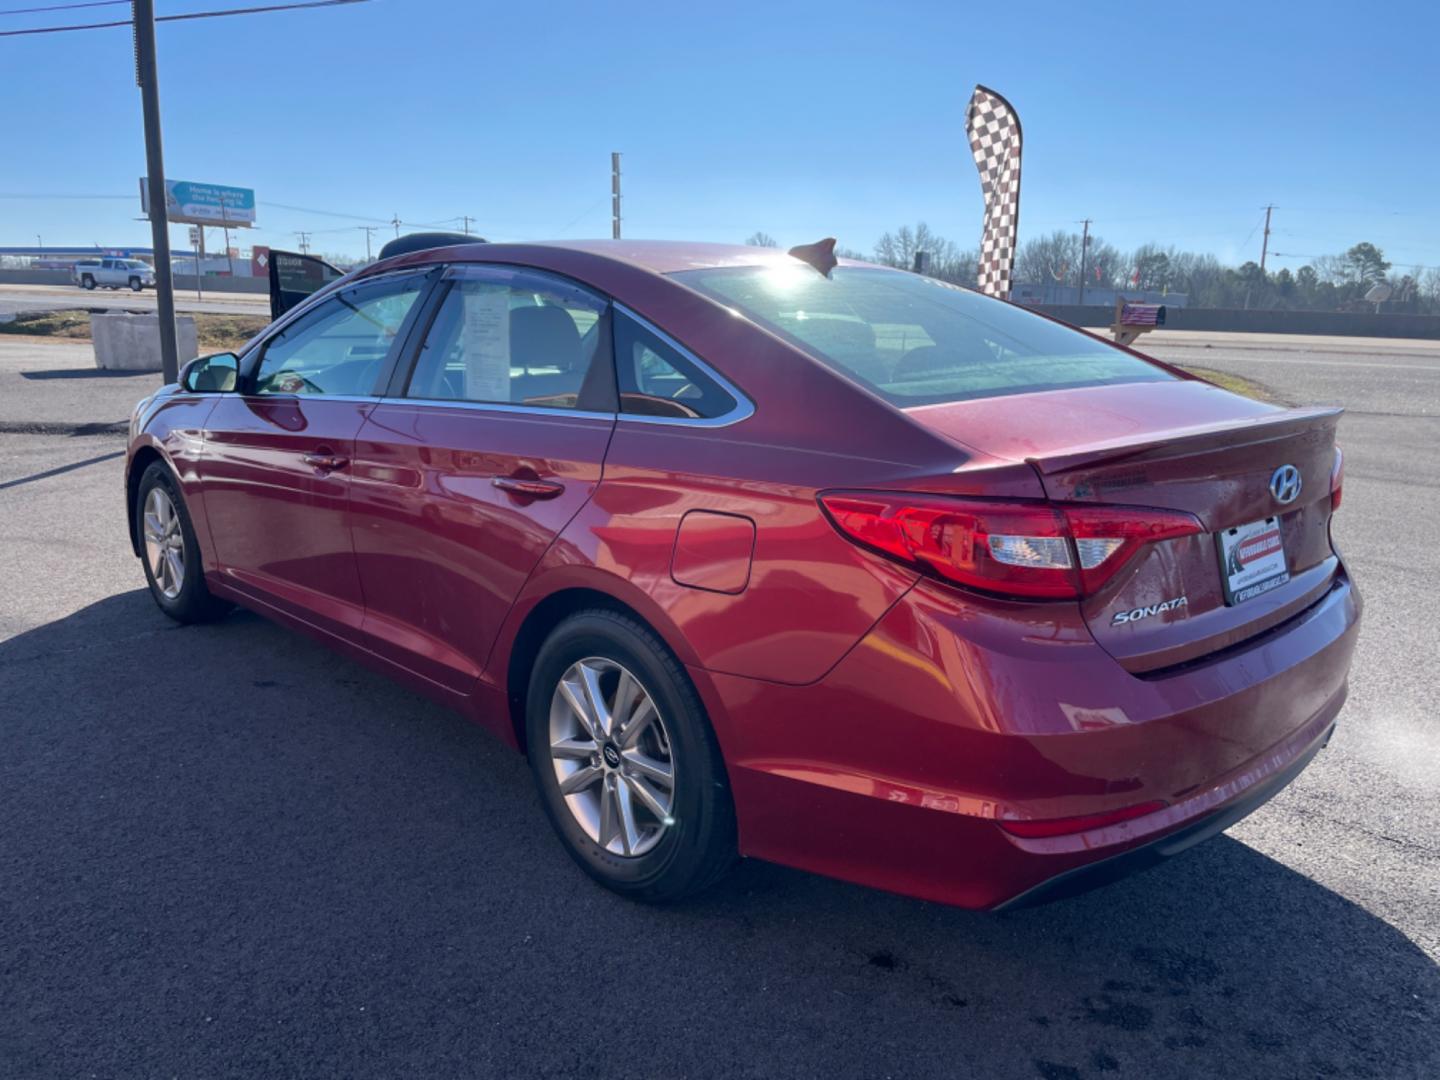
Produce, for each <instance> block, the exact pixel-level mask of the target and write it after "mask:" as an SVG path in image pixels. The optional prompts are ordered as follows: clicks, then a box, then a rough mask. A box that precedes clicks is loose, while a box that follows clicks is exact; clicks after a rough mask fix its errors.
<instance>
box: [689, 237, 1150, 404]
mask: <svg viewBox="0 0 1440 1080" xmlns="http://www.w3.org/2000/svg"><path fill="white" fill-rule="evenodd" d="M675 277H676V278H678V279H679V280H681V281H683V282H685V283H686V284H687V285H689V286H691V287H692V288H695V289H698V290H699V291H700V292H702V293H705V294H706V295H708V296H710V297H711V298H713V299H716V300H718V301H720V302H721V303H723V304H724V305H725V306H726V307H732V308H738V309H739V310H740V311H741V312H743V313H744V314H745V315H747V316H749V317H750V318H751V319H753V320H755V321H756V322H758V323H759V324H760V325H762V326H765V327H767V328H768V329H770V330H773V331H775V332H777V333H778V334H779V335H780V336H781V337H784V338H787V339H789V340H790V341H792V342H794V343H795V344H796V345H798V346H800V347H801V348H802V349H804V350H805V351H806V352H808V353H809V354H810V355H811V356H814V357H815V358H816V359H817V360H820V361H821V362H823V363H825V364H826V365H828V366H829V367H832V368H834V369H836V370H837V371H840V372H842V373H843V374H845V375H848V376H849V377H850V378H853V379H855V380H856V381H858V382H860V383H862V384H864V385H865V386H867V387H869V388H870V389H871V390H873V391H874V392H875V393H877V394H879V395H880V396H881V397H883V398H884V399H885V400H887V401H889V402H890V403H891V404H893V405H898V406H900V407H902V408H904V407H908V406H913V405H931V404H937V403H941V402H948V401H964V400H968V399H971V398H983V397H997V396H999V395H1002V394H1022V393H1030V392H1034V391H1039V390H1061V389H1069V388H1072V387H1083V386H1103V385H1107V384H1111V383H1134V382H1161V381H1167V380H1171V379H1174V378H1175V376H1174V375H1171V374H1170V373H1168V372H1166V371H1165V370H1164V369H1162V368H1160V367H1157V366H1155V365H1153V364H1148V363H1146V362H1145V361H1144V360H1141V359H1139V358H1138V357H1135V356H1132V355H1130V354H1129V353H1127V352H1124V351H1122V350H1121V349H1118V348H1115V347H1113V346H1111V345H1107V344H1105V343H1104V342H1101V341H1096V340H1095V339H1094V338H1091V337H1087V336H1086V335H1084V334H1081V333H1079V332H1078V331H1075V330H1071V329H1070V328H1069V327H1065V326H1061V325H1058V324H1057V323H1053V322H1051V321H1049V320H1048V319H1044V318H1041V317H1040V316H1038V315H1034V314H1032V313H1030V312H1027V311H1024V310H1022V309H1020V308H1016V307H1012V306H1010V305H1009V304H1003V303H1000V302H999V301H997V300H992V299H990V298H989V297H985V296H981V295H980V294H978V293H975V292H972V291H970V290H968V289H962V288H959V287H958V286H954V285H947V284H945V283H944V282H940V281H935V280H933V279H931V278H926V277H921V276H920V275H918V274H909V273H905V272H903V271H899V270H883V269H879V268H871V267H858V266H845V267H839V268H837V269H836V270H834V271H833V272H832V274H831V276H830V277H829V278H825V277H822V276H820V275H819V274H817V273H815V272H814V271H813V270H810V269H809V268H808V267H803V266H795V267H775V268H772V267H740V268H723V269H711V270H687V271H684V272H682V273H679V274H676V275H675Z"/></svg>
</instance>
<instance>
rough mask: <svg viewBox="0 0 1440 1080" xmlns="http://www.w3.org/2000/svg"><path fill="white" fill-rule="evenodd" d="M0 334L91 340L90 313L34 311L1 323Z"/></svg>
mask: <svg viewBox="0 0 1440 1080" xmlns="http://www.w3.org/2000/svg"><path fill="white" fill-rule="evenodd" d="M0 334H23V335H25V336H26V337H53V338H68V339H72V340H80V341H89V340H90V313H89V312H88V311H33V312H30V313H28V314H23V315H17V316H15V318H13V319H11V320H10V321H9V322H0Z"/></svg>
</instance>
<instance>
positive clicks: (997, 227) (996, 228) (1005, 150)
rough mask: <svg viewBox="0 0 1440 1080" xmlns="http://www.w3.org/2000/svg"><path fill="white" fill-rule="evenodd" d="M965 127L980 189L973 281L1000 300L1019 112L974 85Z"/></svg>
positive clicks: (1015, 180) (1011, 240) (1016, 217)
mask: <svg viewBox="0 0 1440 1080" xmlns="http://www.w3.org/2000/svg"><path fill="white" fill-rule="evenodd" d="M965 128H966V130H967V131H968V132H969V134H970V149H971V151H972V152H973V153H974V155H975V167H976V168H977V169H979V170H980V190H981V191H983V192H984V193H985V228H984V230H983V231H982V232H981V233H980V276H979V282H978V284H979V286H980V291H981V292H983V293H985V294H987V295H989V296H998V297H1000V298H1001V299H1002V300H1006V299H1009V297H1010V275H1011V272H1012V271H1013V270H1014V269H1015V234H1016V232H1017V230H1018V228H1019V225H1020V118H1019V117H1018V116H1016V115H1015V109H1014V108H1013V107H1012V106H1011V104H1010V102H1008V101H1006V100H1005V99H1004V98H1003V97H1001V96H1000V95H999V94H997V93H996V92H995V91H994V90H991V89H989V88H988V87H984V86H976V87H975V93H974V95H973V96H972V97H971V98H970V108H969V111H968V112H967V113H966V116H965Z"/></svg>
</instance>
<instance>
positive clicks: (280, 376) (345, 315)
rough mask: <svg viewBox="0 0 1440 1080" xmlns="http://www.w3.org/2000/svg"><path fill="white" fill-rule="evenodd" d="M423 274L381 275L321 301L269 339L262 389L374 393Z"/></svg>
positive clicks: (259, 381)
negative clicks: (383, 278)
mask: <svg viewBox="0 0 1440 1080" xmlns="http://www.w3.org/2000/svg"><path fill="white" fill-rule="evenodd" d="M424 286H425V282H424V279H423V278H422V277H408V276H407V277H404V278H399V279H392V280H388V281H385V280H382V281H376V282H371V283H367V284H364V285H360V286H357V287H356V288H353V289H346V290H345V291H344V292H342V293H338V294H336V295H335V296H332V297H330V299H328V300H324V301H321V302H320V303H319V304H317V305H316V306H315V307H314V308H312V309H311V310H310V311H309V312H307V313H306V314H304V315H302V316H300V317H299V318H298V319H296V320H295V321H294V322H292V323H290V324H289V325H288V326H286V327H285V329H283V330H281V331H280V332H279V333H278V334H276V335H275V336H274V337H272V338H270V340H269V341H267V342H266V343H265V345H264V353H263V354H262V355H261V358H260V367H259V370H258V371H257V372H256V373H255V380H254V385H255V393H257V394H338V395H344V396H352V397H353V396H365V395H368V394H371V393H373V391H374V389H375V382H376V380H377V379H378V378H379V376H380V372H381V369H382V368H383V366H384V364H385V358H386V357H387V356H388V355H389V353H390V350H391V348H393V347H394V345H395V339H396V336H397V335H398V334H399V333H400V328H401V327H402V326H404V325H405V317H406V316H407V315H409V314H410V309H411V308H412V307H414V305H415V301H416V300H417V299H419V297H420V293H421V291H422V290H423V289H424Z"/></svg>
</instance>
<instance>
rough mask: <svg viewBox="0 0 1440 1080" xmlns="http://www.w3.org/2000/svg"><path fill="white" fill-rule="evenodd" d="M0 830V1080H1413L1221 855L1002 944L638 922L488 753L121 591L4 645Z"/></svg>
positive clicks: (757, 875) (750, 916)
mask: <svg viewBox="0 0 1440 1080" xmlns="http://www.w3.org/2000/svg"><path fill="white" fill-rule="evenodd" d="M137 572H138V571H137ZM1283 798H1284V796H1281V799H1282V800H1283ZM1280 805H1281V804H1280V802H1279V801H1277V803H1275V804H1272V806H1275V807H1278V806H1280ZM1260 812H1261V813H1265V812H1266V811H1265V810H1262V811H1260ZM0 822H4V823H5V825H4V828H3V829H0V1056H4V1057H6V1058H8V1059H9V1061H10V1063H11V1065H10V1066H9V1071H10V1073H11V1074H12V1075H24V1076H41V1075H56V1074H64V1075H72V1074H76V1073H79V1072H81V1071H84V1072H86V1073H97V1074H99V1075H156V1074H161V1073H164V1074H167V1075H223V1074H227V1073H234V1074H237V1075H238V1074H242V1073H248V1074H251V1075H254V1074H270V1075H276V1074H289V1075H294V1074H299V1073H304V1074H306V1075H320V1074H336V1075H350V1076H361V1075H390V1076H395V1075H495V1074H521V1075H533V1076H539V1075H571V1074H582V1075H618V1074H624V1075H631V1076H662V1077H669V1076H711V1075H723V1076H727V1077H729V1076H809V1075H830V1076H851V1075H857V1076H883V1075H903V1076H906V1077H915V1076H947V1077H949V1076H977V1077H986V1078H989V1077H1010V1076H1014V1077H1042V1078H1045V1080H1067V1078H1078V1077H1109V1076H1122V1077H1123V1076H1137V1077H1146V1078H1150V1077H1163V1076H1199V1075H1222V1076H1225V1077H1242V1076H1328V1075H1335V1076H1373V1077H1379V1078H1386V1080H1389V1078H1394V1077H1409V1076H1416V1077H1420V1076H1433V1075H1437V1070H1440V1053H1437V1040H1436V1036H1435V1029H1436V1024H1437V1020H1440V1015H1437V1014H1440V1009H1437V1005H1440V971H1437V967H1436V965H1435V964H1434V962H1433V961H1432V960H1431V959H1430V958H1429V957H1427V956H1426V955H1425V953H1424V952H1423V951H1422V950H1421V949H1420V948H1418V947H1417V946H1416V945H1415V944H1414V943H1413V942H1412V941H1411V940H1410V939H1409V938H1408V937H1407V936H1406V935H1405V934H1404V933H1402V932H1401V931H1400V930H1399V929H1397V928H1396V927H1394V926H1392V925H1390V924H1389V923H1387V922H1386V921H1384V920H1383V919H1380V918H1377V917H1376V916H1375V915H1372V914H1371V913H1369V912H1367V911H1366V910H1364V909H1362V908H1361V907H1359V906H1357V905H1356V904H1354V903H1352V902H1350V901H1349V900H1347V899H1345V898H1344V897H1343V896H1341V895H1339V894H1338V893H1336V892H1333V891H1331V890H1330V889H1327V888H1325V887H1324V886H1322V885H1319V884H1317V883H1316V882H1314V881H1312V880H1310V879H1309V878H1307V877H1305V876H1303V875H1301V874H1298V873H1296V872H1294V871H1293V870H1291V869H1289V868H1287V867H1286V866H1285V865H1284V864H1283V863H1281V862H1278V861H1276V860H1274V859H1272V858H1269V857H1267V856H1265V855H1263V854H1261V853H1259V852H1258V851H1255V850H1253V849H1252V848H1250V847H1247V846H1246V845H1244V844H1242V843H1240V842H1238V841H1236V840H1233V839H1230V838H1228V837H1221V838H1218V839H1216V840H1214V841H1211V842H1209V843H1206V844H1204V845H1202V846H1200V847H1199V848H1197V849H1195V850H1193V851H1191V852H1189V853H1187V854H1186V855H1185V856H1183V857H1181V858H1178V859H1176V860H1173V861H1172V862H1170V863H1169V864H1166V865H1164V866H1161V867H1159V868H1157V869H1155V870H1152V871H1150V872H1148V873H1146V874H1143V875H1140V876H1137V877H1134V878H1130V879H1127V880H1124V881H1122V882H1119V883H1117V884H1114V885H1112V886H1109V887H1107V888H1105V889H1103V890H1101V891H1098V892H1095V893H1091V894H1088V895H1085V896H1082V897H1078V898H1075V899H1071V900H1067V901H1064V902H1061V903H1057V904H1054V905H1051V906H1048V907H1042V908H1035V909H1030V910H1025V911H1019V912H1015V913H1012V914H1005V915H987V914H979V913H973V912H965V911H959V910H955V909H950V908H945V907H942V906H939V905H935V904H928V903H923V902H918V901H912V900H907V899H904V898H900V897H895V896H890V895H886V894H882V893H878V892H874V891H871V890H866V889H862V888H859V887H855V886H850V885H846V884H843V883H838V882H833V881H828V880H825V879H822V878H818V877H813V876H810V875H807V874H803V873H799V872H795V871H790V870H786V869H783V868H780V867H776V866H770V865H765V864H760V863H754V862H749V863H745V864H743V865H742V866H741V867H740V868H739V869H738V870H737V871H736V873H735V874H733V875H732V876H731V877H730V878H729V879H727V880H726V881H725V882H724V883H722V884H721V885H720V886H719V887H718V888H716V889H715V890H713V891H712V892H710V893H708V894H707V895H705V896H704V897H701V898H699V899H697V900H694V901H691V902H689V903H686V904H682V905H677V906H673V907H669V908H659V909H656V908H646V907H643V906H640V905H636V904H633V903H630V902H627V901H624V900H621V899H619V898H617V897H614V896H612V895H611V894H609V893H607V892H605V891H604V890H602V889H600V888H598V887H597V886H595V885H593V884H592V883H591V882H590V881H589V880H588V879H587V878H585V877H584V876H583V875H582V874H581V873H580V871H579V870H578V869H577V868H576V867H575V866H574V865H573V864H572V863H571V862H570V861H569V859H568V858H567V857H566V856H565V854H564V853H563V851H562V850H561V848H560V847H559V845H558V843H557V842H556V841H555V840H554V839H553V838H552V837H551V835H550V832H549V826H548V825H547V823H546V822H545V820H544V817H543V814H542V812H541V808H540V805H539V803H538V800H537V799H536V798H535V796H534V794H533V792H532V789H531V784H530V776H529V771H528V768H527V766H526V764H525V762H524V761H523V760H522V759H521V758H520V757H519V756H517V755H515V754H513V753H511V752H510V751H509V750H507V749H506V748H504V747H503V746H501V745H500V743H499V742H498V741H497V740H495V739H493V738H491V737H490V736H489V735H487V734H486V733H484V732H483V731H481V730H480V729H478V728H476V727H474V726H473V725H470V724H468V723H467V722H465V721H464V720H463V719H461V718H460V717H458V716H455V715H453V714H451V713H448V712H446V711H444V710H442V709H440V708H438V707H435V706H432V705H429V704H428V703H426V702H424V701H422V700H420V699H418V698H416V697H415V696H413V695H411V694H410V693H408V692H407V691H405V690H403V689H401V688H399V687H397V686H395V685H393V684H391V683H390V682H388V681H387V680H385V679H383V678H381V677H379V676H377V675H373V674H371V673H369V672H368V671H366V670H364V669H362V668H360V667H358V666H356V665H354V664H352V663H350V662H349V661H347V660H344V659H341V658H338V657H336V656H335V655H333V654H332V653H330V652H328V651H327V650H325V649H324V648H322V647H320V646H318V645H314V644H312V643H310V642H309V641H307V640H305V639H303V638H301V637H298V636H296V635H294V634H291V633H290V632H288V631H285V630H282V629H280V628H278V627H275V626H272V625H270V624H269V623H267V622H265V621H263V620H261V619H259V618H257V617H255V616H252V615H249V614H245V613H236V614H234V615H232V616H230V617H228V618H226V619H225V620H222V621H221V622H220V623H217V624H214V625H210V626H198V627H178V626H175V625H174V624H172V623H170V622H168V621H167V620H166V619H165V618H164V617H163V616H161V615H160V614H159V613H158V612H157V611H156V610H155V608H154V606H153V604H152V603H151V601H150V599H149V597H148V596H147V595H146V594H145V593H144V592H143V591H141V590H136V591H134V592H129V593H124V594H121V595H116V596H112V597H110V598H108V599H105V600H103V601H100V602H98V603H96V604H93V605H91V606H90V607H87V608H85V609H83V610H80V611H77V612H75V613H74V614H73V615H70V616H68V617H66V618H64V619H60V620H57V621H55V622H53V623H50V624H48V625H45V626H41V627H38V628H36V629H34V630H30V631H28V632H25V633H21V634H19V635H17V636H15V637H13V638H11V639H9V640H8V641H4V642H0ZM936 857H937V858H943V857H944V853H943V852H937V853H936Z"/></svg>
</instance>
